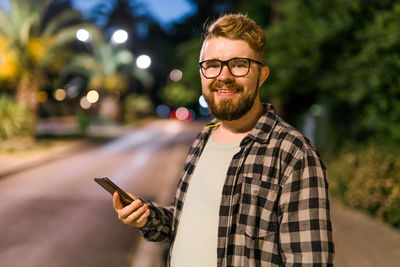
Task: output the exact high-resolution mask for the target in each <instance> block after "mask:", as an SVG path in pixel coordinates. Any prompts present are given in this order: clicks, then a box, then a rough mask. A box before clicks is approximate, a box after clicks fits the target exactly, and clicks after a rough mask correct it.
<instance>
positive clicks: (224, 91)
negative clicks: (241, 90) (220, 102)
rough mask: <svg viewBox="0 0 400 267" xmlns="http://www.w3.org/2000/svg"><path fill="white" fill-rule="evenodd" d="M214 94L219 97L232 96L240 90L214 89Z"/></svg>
mask: <svg viewBox="0 0 400 267" xmlns="http://www.w3.org/2000/svg"><path fill="white" fill-rule="evenodd" d="M214 93H215V94H216V95H218V96H232V95H234V94H236V93H238V90H236V89H231V88H216V89H214Z"/></svg>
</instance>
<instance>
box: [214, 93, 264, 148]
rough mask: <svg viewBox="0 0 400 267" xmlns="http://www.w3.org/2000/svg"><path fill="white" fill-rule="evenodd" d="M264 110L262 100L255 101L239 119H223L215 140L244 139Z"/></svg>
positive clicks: (231, 140)
mask: <svg viewBox="0 0 400 267" xmlns="http://www.w3.org/2000/svg"><path fill="white" fill-rule="evenodd" d="M263 111H264V107H263V105H262V104H261V102H259V101H255V102H254V104H253V107H252V108H251V109H250V110H249V111H248V112H247V113H246V114H245V115H243V116H242V117H240V118H239V119H237V120H233V121H222V122H221V125H220V126H219V127H218V128H217V129H216V131H215V133H214V141H216V142H234V141H238V140H241V139H243V137H245V136H246V135H247V134H248V133H249V132H250V131H251V129H253V127H254V125H256V123H257V121H258V119H259V118H260V117H261V114H262V113H263Z"/></svg>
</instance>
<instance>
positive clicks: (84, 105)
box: [79, 96, 92, 109]
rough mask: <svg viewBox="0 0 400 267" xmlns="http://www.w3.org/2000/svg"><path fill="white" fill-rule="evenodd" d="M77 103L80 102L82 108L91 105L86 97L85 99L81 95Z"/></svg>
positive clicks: (87, 107)
mask: <svg viewBox="0 0 400 267" xmlns="http://www.w3.org/2000/svg"><path fill="white" fill-rule="evenodd" d="M79 103H80V105H81V108H83V109H89V108H90V106H91V105H92V104H91V103H90V102H89V101H88V99H87V97H86V96H84V97H82V98H81V101H80V102H79Z"/></svg>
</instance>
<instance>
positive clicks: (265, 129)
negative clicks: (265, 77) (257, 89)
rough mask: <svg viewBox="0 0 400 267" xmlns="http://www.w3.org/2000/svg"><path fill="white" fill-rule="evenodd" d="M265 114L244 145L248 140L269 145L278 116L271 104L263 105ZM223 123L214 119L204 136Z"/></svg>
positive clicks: (206, 127)
mask: <svg viewBox="0 0 400 267" xmlns="http://www.w3.org/2000/svg"><path fill="white" fill-rule="evenodd" d="M262 105H263V107H264V112H263V113H262V115H261V117H260V118H259V119H258V121H257V123H256V125H255V126H254V127H253V129H252V130H251V131H250V132H249V134H248V135H247V136H246V137H245V138H244V139H243V140H242V144H243V143H244V142H246V140H248V139H249V138H250V139H253V140H254V141H256V142H259V143H267V142H268V140H269V137H270V135H271V132H272V129H273V127H274V126H275V124H276V121H277V115H276V114H275V111H274V108H273V107H272V105H271V104H269V103H263V104H262ZM220 124H221V122H220V121H218V120H217V119H213V120H212V121H210V122H209V123H208V124H207V125H206V126H205V127H204V128H203V131H202V134H203V135H204V136H208V135H209V134H210V133H211V131H212V130H213V129H214V128H216V127H218V125H220Z"/></svg>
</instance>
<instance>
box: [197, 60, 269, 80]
mask: <svg viewBox="0 0 400 267" xmlns="http://www.w3.org/2000/svg"><path fill="white" fill-rule="evenodd" d="M235 59H245V60H248V61H249V67H248V68H247V72H246V74H243V75H235V74H233V73H232V71H231V68H230V67H229V62H230V61H231V60H235ZM210 61H218V62H220V63H221V67H220V69H219V72H218V74H217V75H216V76H212V77H207V76H206V75H205V74H204V71H203V67H202V65H203V63H206V62H210ZM251 62H254V63H256V64H259V65H261V66H264V64H263V63H261V62H260V61H257V60H254V59H252V58H247V57H234V58H231V59H228V60H219V59H208V60H204V61H200V62H199V66H200V71H201V74H202V75H203V76H204V78H206V79H214V78H217V77H218V76H219V75H220V74H221V72H222V69H223V68H224V66H227V67H228V70H229V72H230V74H232V76H235V77H243V76H246V75H247V74H249V71H250V66H251Z"/></svg>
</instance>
